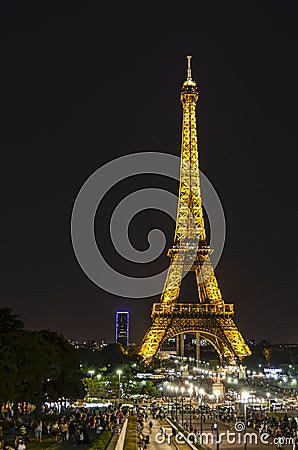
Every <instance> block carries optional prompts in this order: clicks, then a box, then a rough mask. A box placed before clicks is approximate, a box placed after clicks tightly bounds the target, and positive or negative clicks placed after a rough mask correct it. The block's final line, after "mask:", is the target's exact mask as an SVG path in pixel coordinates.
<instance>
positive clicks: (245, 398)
mask: <svg viewBox="0 0 298 450" xmlns="http://www.w3.org/2000/svg"><path fill="white" fill-rule="evenodd" d="M248 397H249V393H248V392H246V391H244V392H242V393H241V401H242V403H243V411H244V450H246V447H247V442H246V422H247V413H246V405H247V400H248Z"/></svg>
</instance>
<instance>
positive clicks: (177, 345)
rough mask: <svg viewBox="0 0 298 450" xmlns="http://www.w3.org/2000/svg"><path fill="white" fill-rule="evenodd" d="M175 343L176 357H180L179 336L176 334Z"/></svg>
mask: <svg viewBox="0 0 298 450" xmlns="http://www.w3.org/2000/svg"><path fill="white" fill-rule="evenodd" d="M175 341H176V355H177V356H180V353H179V334H177V336H176V337H175Z"/></svg>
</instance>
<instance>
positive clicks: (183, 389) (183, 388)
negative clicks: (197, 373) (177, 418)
mask: <svg viewBox="0 0 298 450" xmlns="http://www.w3.org/2000/svg"><path fill="white" fill-rule="evenodd" d="M180 391H181V398H182V402H181V406H182V418H181V420H182V422H181V423H182V426H183V423H184V421H183V419H184V415H183V393H184V391H185V387H184V386H182V387H181V388H180Z"/></svg>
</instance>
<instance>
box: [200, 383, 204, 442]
mask: <svg viewBox="0 0 298 450" xmlns="http://www.w3.org/2000/svg"><path fill="white" fill-rule="evenodd" d="M199 394H200V433H201V434H202V433H203V411H202V402H203V395H205V391H204V389H199Z"/></svg>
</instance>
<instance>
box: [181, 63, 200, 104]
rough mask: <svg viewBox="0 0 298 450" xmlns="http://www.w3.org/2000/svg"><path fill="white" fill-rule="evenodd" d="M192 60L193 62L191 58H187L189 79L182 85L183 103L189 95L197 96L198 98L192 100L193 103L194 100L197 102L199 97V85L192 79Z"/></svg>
mask: <svg viewBox="0 0 298 450" xmlns="http://www.w3.org/2000/svg"><path fill="white" fill-rule="evenodd" d="M190 60H191V56H190V55H188V56H187V78H186V80H185V81H184V83H183V84H182V88H181V101H182V102H184V101H185V100H186V98H187V97H186V96H188V95H192V96H193V95H195V96H196V98H192V101H193V100H195V101H196V100H197V99H198V96H199V93H198V86H197V83H196V82H195V81H193V79H192V75H191V64H190Z"/></svg>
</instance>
